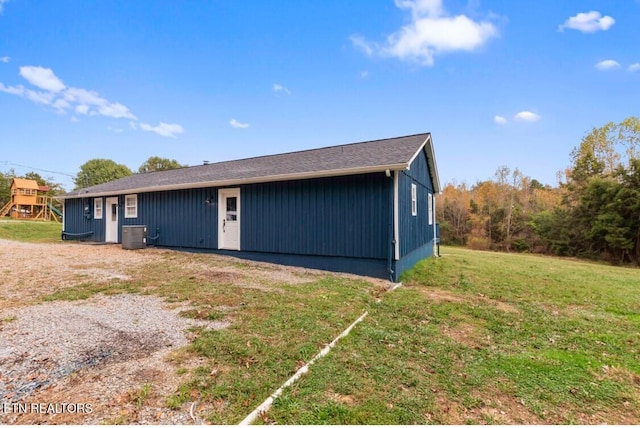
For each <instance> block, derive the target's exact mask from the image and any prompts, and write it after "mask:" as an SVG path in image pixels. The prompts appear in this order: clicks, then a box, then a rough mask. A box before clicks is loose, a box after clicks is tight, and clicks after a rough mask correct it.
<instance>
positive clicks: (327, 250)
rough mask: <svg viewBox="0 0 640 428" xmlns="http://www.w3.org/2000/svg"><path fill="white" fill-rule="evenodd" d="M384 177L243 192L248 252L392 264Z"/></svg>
mask: <svg viewBox="0 0 640 428" xmlns="http://www.w3.org/2000/svg"><path fill="white" fill-rule="evenodd" d="M391 184H392V181H391V180H390V179H389V178H387V177H386V176H385V175H384V173H378V174H361V175H354V176H347V177H327V178H317V179H309V180H297V181H283V182H274V183H259V184H250V185H245V186H242V188H241V191H240V197H241V201H242V203H241V243H240V247H241V249H242V251H257V252H269V253H289V254H303V255H318V256H337V257H359V258H373V259H386V257H387V254H388V250H389V245H390V244H389V241H390V239H389V233H388V232H389V230H388V229H389V228H388V224H389V219H390V217H389V215H390V214H389V213H390V209H389V207H390V205H389V204H390V203H391V197H390V191H389V189H390V188H391V187H390V186H391Z"/></svg>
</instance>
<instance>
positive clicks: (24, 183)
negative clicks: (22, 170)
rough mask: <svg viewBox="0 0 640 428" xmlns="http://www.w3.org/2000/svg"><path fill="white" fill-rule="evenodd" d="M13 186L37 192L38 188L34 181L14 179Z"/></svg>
mask: <svg viewBox="0 0 640 428" xmlns="http://www.w3.org/2000/svg"><path fill="white" fill-rule="evenodd" d="M13 184H15V187H17V188H18V189H35V190H38V189H39V187H40V186H38V182H37V181H36V180H28V179H26V178H14V179H13ZM12 187H13V186H12Z"/></svg>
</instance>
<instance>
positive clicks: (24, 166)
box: [0, 161, 76, 178]
mask: <svg viewBox="0 0 640 428" xmlns="http://www.w3.org/2000/svg"><path fill="white" fill-rule="evenodd" d="M0 163H3V164H5V165H11V166H18V167H21V168H28V169H32V170H35V171H42V172H48V173H50V174H58V175H66V176H67V177H71V178H75V177H76V176H75V175H73V174H69V173H66V172H60V171H51V170H48V169H42V168H36V167H33V166H28V165H20V164H19V163H13V162H9V161H0Z"/></svg>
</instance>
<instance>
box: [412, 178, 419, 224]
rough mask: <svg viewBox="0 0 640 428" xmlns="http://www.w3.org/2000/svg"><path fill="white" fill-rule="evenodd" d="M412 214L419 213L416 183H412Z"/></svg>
mask: <svg viewBox="0 0 640 428" xmlns="http://www.w3.org/2000/svg"><path fill="white" fill-rule="evenodd" d="M411 215H412V216H417V215H418V188H417V187H416V185H415V184H412V185H411Z"/></svg>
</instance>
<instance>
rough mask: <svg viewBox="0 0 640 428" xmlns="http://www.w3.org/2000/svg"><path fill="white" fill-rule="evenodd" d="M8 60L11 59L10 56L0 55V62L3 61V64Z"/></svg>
mask: <svg viewBox="0 0 640 428" xmlns="http://www.w3.org/2000/svg"><path fill="white" fill-rule="evenodd" d="M9 61H11V58H10V57H8V56H3V57H0V62H3V63H5V64H6V63H8V62H9Z"/></svg>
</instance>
